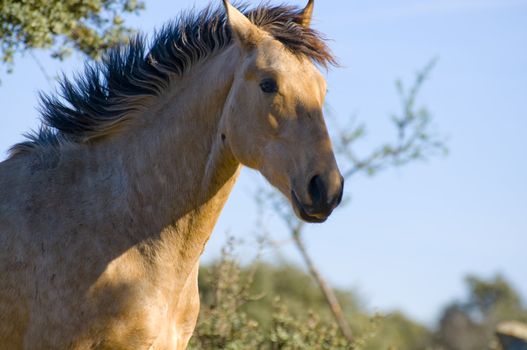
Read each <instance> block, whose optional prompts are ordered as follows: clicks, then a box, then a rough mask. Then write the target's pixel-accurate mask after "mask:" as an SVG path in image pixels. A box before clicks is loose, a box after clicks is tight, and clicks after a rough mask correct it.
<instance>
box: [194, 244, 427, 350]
mask: <svg viewBox="0 0 527 350" xmlns="http://www.w3.org/2000/svg"><path fill="white" fill-rule="evenodd" d="M199 283H200V296H201V303H202V305H201V312H200V318H199V320H198V325H197V328H196V331H195V332H194V336H193V337H192V339H191V343H190V349H194V350H206V349H207V350H208V349H233V350H237V349H264V350H266V349H269V350H273V349H291V350H296V349H313V350H314V349H328V350H329V349H332V350H336V349H363V350H374V349H375V350H377V349H424V347H420V345H421V344H424V343H425V340H423V339H425V338H426V337H428V338H426V339H428V340H430V336H429V332H428V331H427V330H426V329H425V328H424V327H422V326H419V325H417V324H415V323H413V322H412V321H410V320H408V319H406V318H405V317H404V316H403V315H401V314H394V315H389V316H381V315H377V314H374V315H370V314H368V313H367V312H366V311H365V310H364V309H363V308H362V307H361V306H360V302H359V300H358V298H357V297H356V296H355V295H354V294H353V293H351V292H349V291H343V290H337V291H336V292H337V293H336V294H337V297H338V299H339V302H340V303H341V305H342V308H343V310H344V312H345V314H346V315H347V317H348V319H349V321H350V324H351V326H352V329H353V332H354V334H355V340H354V342H353V343H352V344H350V343H349V342H348V341H347V340H346V338H344V337H343V336H342V335H341V333H340V330H339V328H338V326H337V324H336V323H335V321H334V319H333V317H332V315H331V312H330V311H329V309H328V307H327V304H326V303H325V301H324V297H323V295H322V293H321V292H320V289H319V288H318V286H317V285H316V284H315V283H314V282H313V281H312V278H311V277H310V276H309V275H307V274H306V273H305V272H303V271H302V270H300V269H298V268H297V267H294V266H291V265H280V266H274V265H270V264H264V263H259V262H255V263H253V264H251V265H249V266H245V267H243V266H240V265H239V264H238V263H237V262H236V261H235V260H234V259H233V257H232V254H231V251H230V250H229V249H227V250H225V251H224V255H223V258H222V260H221V261H219V262H217V263H215V264H212V265H209V266H206V267H202V269H201V270H200V280H199ZM390 346H392V348H390Z"/></svg>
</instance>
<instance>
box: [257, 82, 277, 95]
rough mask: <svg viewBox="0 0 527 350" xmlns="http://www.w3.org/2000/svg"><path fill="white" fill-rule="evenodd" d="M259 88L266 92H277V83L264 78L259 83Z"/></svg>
mask: <svg viewBox="0 0 527 350" xmlns="http://www.w3.org/2000/svg"><path fill="white" fill-rule="evenodd" d="M260 89H262V91H263V92H265V93H266V94H273V93H276V92H278V85H277V84H276V81H275V80H274V79H271V78H269V79H264V80H262V82H261V83H260Z"/></svg>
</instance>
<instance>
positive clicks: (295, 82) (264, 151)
mask: <svg viewBox="0 0 527 350" xmlns="http://www.w3.org/2000/svg"><path fill="white" fill-rule="evenodd" d="M310 4H311V3H310ZM226 6H227V8H228V11H229V25H230V26H231V28H232V29H233V32H234V35H235V38H236V40H235V42H234V44H232V45H229V46H227V47H226V48H225V49H223V50H221V51H219V52H217V53H215V54H213V55H211V56H210V57H208V58H207V59H206V60H203V61H201V62H198V63H196V64H195V65H193V67H192V69H190V70H189V71H188V72H187V73H186V74H184V75H182V76H180V77H177V78H174V80H173V81H172V82H171V84H170V88H169V90H168V91H166V92H165V93H163V94H162V95H160V96H156V97H145V98H144V99H143V100H141V103H142V104H143V105H144V106H147V107H146V108H143V109H141V110H139V111H137V112H132V113H134V115H133V116H130V118H128V119H127V120H128V122H127V123H126V125H123V126H122V127H121V128H118V130H116V131H115V132H113V133H112V134H110V135H105V137H104V138H101V139H100V140H98V141H97V142H90V143H80V142H79V143H76V142H65V143H62V144H61V145H60V146H59V147H48V148H46V147H44V148H42V149H38V150H34V151H33V152H29V153H24V154H19V155H14V156H13V157H11V158H10V159H8V160H6V161H4V162H2V163H0V271H1V278H0V348H1V349H32V350H33V349H184V348H185V347H186V345H187V343H188V340H189V338H190V336H191V335H192V332H193V329H194V326H195V323H196V318H197V315H198V310H199V295H198V286H197V273H198V264H199V257H200V255H201V253H202V251H203V249H204V246H205V244H206V242H207V240H208V239H209V236H210V234H211V232H212V229H213V227H214V224H215V223H216V220H217V218H218V216H219V213H220V211H221V209H222V207H223V205H224V203H225V201H226V199H227V197H228V195H229V193H230V191H231V189H232V186H233V185H234V182H235V180H236V177H237V174H238V171H239V169H240V165H241V164H244V165H247V166H250V167H253V168H255V169H258V170H259V171H261V172H262V174H263V175H264V176H265V177H266V178H267V179H268V180H269V181H270V182H271V184H273V185H274V186H276V187H277V188H278V189H279V190H280V191H282V192H283V193H284V194H285V195H286V196H287V197H288V198H289V199H290V200H291V202H292V203H293V207H294V209H295V212H297V214H298V215H299V216H300V217H302V218H303V219H305V220H308V221H323V220H325V218H326V217H327V216H328V215H329V214H330V213H331V210H332V209H333V208H334V207H335V206H336V205H338V202H339V200H337V199H338V197H339V195H341V192H342V182H341V177H340V174H339V172H338V169H337V167H336V163H335V159H334V156H333V153H332V150H331V144H330V141H329V138H328V136H327V132H326V128H325V125H324V121H323V118H322V112H321V109H322V104H323V99H324V95H325V82H324V80H323V78H322V77H321V75H320V73H318V71H317V70H316V68H315V67H314V66H313V64H312V63H311V61H310V60H309V59H308V58H306V57H299V56H297V55H294V54H293V53H291V52H289V51H288V50H285V49H284V47H283V45H282V44H281V43H280V42H278V41H277V40H274V39H273V38H271V37H270V36H269V35H268V34H266V33H265V32H263V31H262V30H259V29H258V28H257V27H256V26H254V25H252V24H251V23H250V22H249V21H248V20H247V19H246V18H245V17H244V16H243V15H242V14H241V13H239V12H238V11H237V10H235V9H234V8H233V7H231V6H230V5H228V4H226ZM309 6H310V5H309ZM308 12H309V13H310V8H308ZM308 22H309V21H308ZM308 22H307V23H308ZM268 77H272V78H273V79H274V80H275V82H277V84H278V88H279V91H278V92H274V93H269V92H263V91H262V89H263V88H262V86H261V85H262V84H261V81H262V80H265V79H268ZM267 90H268V89H267ZM315 175H316V176H315ZM318 202H320V203H322V204H320V203H318ZM317 203H318V204H317ZM319 204H320V205H319Z"/></svg>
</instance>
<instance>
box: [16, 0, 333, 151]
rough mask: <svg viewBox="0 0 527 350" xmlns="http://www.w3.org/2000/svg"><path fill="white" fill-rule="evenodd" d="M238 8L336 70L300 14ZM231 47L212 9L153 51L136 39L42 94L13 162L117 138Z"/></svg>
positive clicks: (176, 26)
mask: <svg viewBox="0 0 527 350" xmlns="http://www.w3.org/2000/svg"><path fill="white" fill-rule="evenodd" d="M237 7H239V8H241V9H242V11H243V12H244V14H245V15H246V16H247V17H248V18H249V19H250V21H251V22H252V23H254V24H255V25H257V26H258V27H260V28H262V29H263V30H265V31H266V32H268V33H269V34H271V35H272V36H273V37H274V38H275V39H276V40H278V41H280V42H282V44H284V46H285V47H286V48H287V49H289V50H290V51H291V52H292V53H294V54H296V55H303V56H306V57H308V58H310V59H311V60H312V61H313V62H315V63H317V64H319V65H321V66H327V65H330V64H331V65H335V64H336V60H335V58H334V56H333V55H332V53H331V51H330V50H329V48H328V46H327V45H326V43H325V39H324V38H323V37H322V36H321V35H320V34H319V33H318V32H317V31H315V30H313V29H311V28H308V27H305V26H303V25H302V10H301V9H299V8H298V7H294V6H285V5H280V6H270V5H268V4H263V5H260V6H259V7H257V8H255V9H252V10H247V6H246V5H238V6H237ZM230 43H231V31H230V28H229V26H228V25H227V20H226V15H225V13H224V11H223V9H219V8H216V9H213V8H212V7H210V6H209V7H207V8H205V9H204V10H202V11H200V12H187V13H184V14H183V15H180V16H179V17H177V18H176V19H175V20H173V21H171V22H169V23H168V24H166V25H164V26H163V27H162V28H161V30H160V31H158V32H156V33H155V34H154V37H153V39H152V40H151V43H150V44H149V43H148V40H147V39H146V38H145V36H144V35H142V34H139V35H136V36H135V37H133V38H131V39H130V41H129V43H127V44H122V45H120V46H117V47H114V48H112V49H110V50H109V51H108V52H106V53H105V54H104V55H103V58H102V60H101V61H98V62H95V63H87V64H86V65H85V68H84V73H83V74H81V75H78V76H76V77H74V78H73V79H68V78H66V77H64V76H63V77H62V78H61V79H60V81H59V84H60V88H59V92H58V93H56V94H44V93H41V94H40V113H41V119H42V126H41V127H40V128H39V130H38V131H35V132H32V133H30V134H26V138H27V140H26V141H24V142H22V143H18V144H16V145H14V146H13V147H12V148H11V149H10V155H11V156H15V155H18V154H25V153H29V152H31V151H32V150H34V149H40V148H48V147H58V146H59V145H60V144H61V143H63V142H79V143H84V142H89V141H93V140H95V139H98V138H102V137H105V136H108V135H110V134H112V133H113V132H115V131H116V130H118V129H119V128H120V127H121V126H122V125H123V124H125V123H126V122H127V121H128V120H129V118H130V115H131V114H132V113H133V112H135V111H140V110H141V109H142V108H143V107H144V103H143V101H144V99H145V98H148V97H153V96H159V95H160V94H162V93H163V91H165V90H166V89H167V88H168V86H169V84H170V82H171V78H172V77H173V76H182V75H184V74H185V73H186V72H187V71H188V70H189V69H190V68H191V67H192V65H193V64H195V63H197V62H199V61H201V60H203V59H205V58H206V57H208V56H209V55H211V54H213V53H215V52H217V51H218V50H220V49H222V48H225V47H226V46H228V45H229V44H230ZM147 47H149V48H148V49H147Z"/></svg>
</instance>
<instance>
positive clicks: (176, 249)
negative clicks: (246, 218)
mask: <svg viewBox="0 0 527 350" xmlns="http://www.w3.org/2000/svg"><path fill="white" fill-rule="evenodd" d="M238 60H239V52H238V50H237V49H236V48H235V47H232V46H231V47H230V48H227V49H225V50H223V51H222V52H220V53H218V54H216V55H214V56H212V57H210V58H209V59H207V60H205V61H203V62H202V63H200V64H197V65H196V66H195V67H193V68H192V69H191V71H189V72H188V73H187V74H186V75H185V76H183V77H182V78H179V79H178V80H179V81H176V82H175V83H174V84H172V85H173V87H172V88H171V90H170V91H168V92H167V93H166V94H165V95H164V96H162V97H159V98H158V99H157V101H154V103H153V104H152V105H151V107H150V108H148V109H147V110H145V112H143V113H142V115H140V116H138V117H137V118H134V120H136V121H137V122H136V123H135V124H134V125H133V126H131V127H129V128H128V129H127V130H126V131H123V132H122V133H121V134H118V135H115V137H114V138H113V142H112V143H111V146H110V147H108V148H107V150H106V151H105V152H106V153H107V155H109V158H110V159H112V158H113V160H112V161H113V162H115V156H112V154H114V155H119V157H120V160H119V162H120V163H122V170H123V173H122V174H121V176H120V177H121V181H122V179H123V178H124V179H126V180H125V182H126V183H127V186H125V188H126V199H125V202H126V203H125V204H126V206H127V207H128V208H127V210H128V211H129V212H130V213H131V215H132V217H133V218H134V222H135V226H137V232H135V234H137V235H145V236H144V237H142V238H143V239H147V240H149V241H151V240H154V241H156V240H157V241H158V240H162V241H163V242H162V243H163V244H157V247H160V246H162V247H167V249H169V250H170V251H171V252H170V254H169V255H170V256H166V255H165V258H166V259H178V260H179V261H181V258H182V257H181V256H174V254H180V255H185V256H187V257H189V258H196V259H197V258H198V257H199V255H200V254H201V252H202V250H203V246H204V244H205V243H206V241H207V240H208V238H209V236H210V233H211V231H212V228H213V226H214V224H215V222H216V220H217V218H218V216H219V213H220V211H221V209H222V207H223V205H224V203H225V201H226V199H227V197H228V194H229V193H230V190H231V188H232V186H233V184H234V182H235V179H236V175H237V174H238V170H239V163H238V162H237V161H236V160H235V158H234V157H233V155H232V153H231V152H230V150H229V149H228V148H227V147H224V145H223V140H222V137H221V135H220V134H219V126H220V122H221V116H222V114H223V107H224V104H225V101H226V99H227V96H228V94H229V91H230V87H231V84H232V80H233V77H234V73H235V68H236V65H237V61H238ZM182 246H185V249H184V250H183V249H182Z"/></svg>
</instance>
